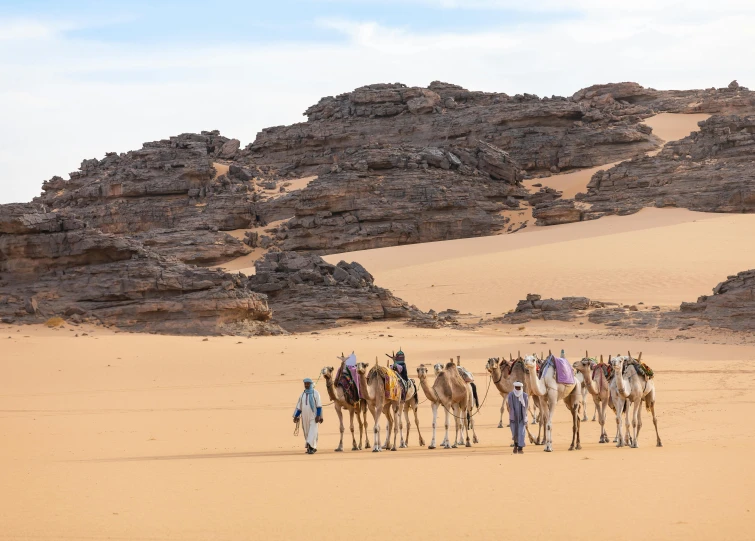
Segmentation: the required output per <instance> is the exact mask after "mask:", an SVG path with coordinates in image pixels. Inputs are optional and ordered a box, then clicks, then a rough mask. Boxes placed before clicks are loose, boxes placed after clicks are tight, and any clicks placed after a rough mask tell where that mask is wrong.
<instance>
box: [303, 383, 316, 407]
mask: <svg viewBox="0 0 755 541" xmlns="http://www.w3.org/2000/svg"><path fill="white" fill-rule="evenodd" d="M304 383H310V384H311V385H310V387H309V389H304V394H305V395H307V397H306V398H305V399H304V400H305V401H309V407H310V408H312V411H314V410H315V386H314V384H312V380H311V379H309V378H304Z"/></svg>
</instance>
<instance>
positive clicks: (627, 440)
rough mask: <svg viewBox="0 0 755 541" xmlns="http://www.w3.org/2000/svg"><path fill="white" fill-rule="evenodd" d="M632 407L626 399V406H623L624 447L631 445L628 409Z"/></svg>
mask: <svg viewBox="0 0 755 541" xmlns="http://www.w3.org/2000/svg"><path fill="white" fill-rule="evenodd" d="M630 406H633V404H632V403H631V402H630V401H629V399H627V401H626V405H625V406H624V445H631V444H632V431H631V430H630V428H629V426H630V423H629V407H630Z"/></svg>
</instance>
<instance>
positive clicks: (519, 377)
mask: <svg viewBox="0 0 755 541" xmlns="http://www.w3.org/2000/svg"><path fill="white" fill-rule="evenodd" d="M517 361H519V359H517V360H516V361H513V362H512V364H510V365H509V364H508V363H507V362H506V360H505V359H504V360H502V361H499V359H497V358H491V359H488V364H487V365H486V366H485V368H486V369H487V371H488V373H489V374H490V377H491V378H493V385H495V387H496V389H498V392H499V393H501V396H502V397H503V404H501V420H500V421H499V422H498V428H503V410H504V409H506V406H507V399H508V396H509V393H510V392H511V391H513V390H514V382H515V381H520V382H522V385H524V392H525V393H527V394H528V395H529V394H530V393H529V390H528V386H527V375H526V373H525V370H524V363H523V362H517ZM504 366H505V367H506V368H505V371H504V368H503V367H504ZM537 400H538V397H536V396H531V397H530V402H531V403H534V402H535V401H537ZM536 419H537V417H536V415H535V414H534V407H533V413H532V422H533V423H536V422H537V420H536ZM525 428H526V429H527V436H528V437H529V440H530V443H532V444H534V445H540V435H541V430H538V432H537V439H535V438H533V437H532V434H531V433H530V428H529V426H527V427H525Z"/></svg>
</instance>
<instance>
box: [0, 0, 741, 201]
mask: <svg viewBox="0 0 755 541" xmlns="http://www.w3.org/2000/svg"><path fill="white" fill-rule="evenodd" d="M753 28H755V2H752V1H751V0H747V1H743V0H718V1H716V2H711V1H710V0H685V1H676V0H673V1H672V0H633V1H631V2H627V1H626V0H624V1H622V2H616V1H614V0H573V1H569V2H566V1H562V0H529V1H521V0H520V1H513V0H298V1H294V0H267V1H258V0H245V1H236V0H225V1H223V2H208V1H207V0H203V1H202V2H199V1H194V0H183V1H180V2H179V1H162V2H161V1H159V0H152V1H149V2H147V1H141V0H138V1H131V2H125V1H107V0H100V1H81V0H71V1H66V0H57V1H42V0H23V1H18V0H14V1H9V0H0V203H10V202H22V201H29V200H31V198H33V197H34V196H36V195H38V194H39V193H40V187H41V184H42V182H43V181H44V180H46V179H49V178H50V177H52V176H54V175H59V176H62V177H63V178H68V173H69V172H71V171H75V170H76V169H78V166H79V165H80V163H81V161H82V160H84V159H90V158H102V157H104V155H105V153H106V152H126V151H128V150H132V149H137V148H140V147H141V145H142V143H143V142H145V141H154V140H158V139H164V138H167V137H170V136H171V135H177V134H179V133H184V132H198V131H201V130H214V129H218V130H220V132H221V133H222V134H223V135H225V136H227V137H235V138H238V139H240V140H241V142H242V145H246V144H248V143H250V142H251V141H253V140H254V138H255V136H256V134H257V133H258V132H259V131H260V130H261V129H262V128H265V127H269V126H278V125H284V124H292V123H295V122H303V121H305V120H306V118H305V117H304V116H302V113H303V112H304V110H305V109H306V108H307V107H309V106H310V105H312V104H314V103H317V102H318V101H319V99H320V98H321V97H323V96H330V95H336V94H341V93H344V92H349V91H350V90H353V89H354V88H357V87H359V86H363V85H366V84H373V83H384V82H401V83H404V84H407V85H410V86H415V85H416V86H426V85H428V84H429V83H430V82H431V81H434V80H440V81H445V82H449V83H454V84H458V85H461V86H464V87H465V88H469V89H471V90H484V91H498V92H506V93H508V94H516V93H523V92H529V93H533V94H538V95H540V96H544V95H547V96H550V95H553V94H555V95H563V96H568V95H571V94H573V93H574V92H576V91H577V90H579V89H580V88H583V87H586V86H590V85H592V84H598V83H608V82H620V81H636V82H638V83H640V84H642V85H644V86H648V87H653V88H658V89H671V88H676V89H686V88H708V87H712V86H715V87H722V86H726V85H727V84H728V83H729V82H730V81H731V80H733V79H737V80H738V81H739V83H740V84H742V85H745V86H749V87H753V86H755V63H753V62H752V61H751V59H750V53H751V52H752V51H753V50H755V32H753V31H752V29H753Z"/></svg>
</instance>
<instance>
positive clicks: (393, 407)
mask: <svg viewBox="0 0 755 541" xmlns="http://www.w3.org/2000/svg"><path fill="white" fill-rule="evenodd" d="M367 368H368V365H367V363H357V372H358V373H359V392H360V394H361V395H362V398H363V399H365V401H366V402H367V407H368V408H369V409H370V413H372V417H373V419H374V426H373V443H374V445H373V447H372V452H373V453H377V452H378V451H381V450H382V449H389V448H390V450H391V451H395V450H396V440H397V439H398V432H399V430H400V427H401V416H400V415H399V407H400V405H401V401H400V400H390V399H388V398H386V396H385V380H384V379H383V375H382V373H381V372H380V370H378V363H377V358H376V359H375V366H374V367H373V368H372V370H370V371H369V373H368V371H367ZM388 370H389V371H390V372H392V370H390V369H388ZM395 377H399V376H398V374H396V375H395ZM383 414H385V417H386V419H387V420H388V424H387V426H386V433H385V444H384V445H383V447H382V448H381V447H380V416H381V415H383ZM391 429H393V446H392V447H389V444H390V438H391Z"/></svg>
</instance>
